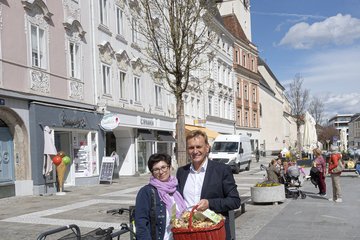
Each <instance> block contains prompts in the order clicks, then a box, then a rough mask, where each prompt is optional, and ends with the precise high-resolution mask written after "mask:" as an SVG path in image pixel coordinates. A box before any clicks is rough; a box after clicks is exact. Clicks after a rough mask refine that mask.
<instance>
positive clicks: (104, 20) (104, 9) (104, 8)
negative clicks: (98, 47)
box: [99, 0, 108, 26]
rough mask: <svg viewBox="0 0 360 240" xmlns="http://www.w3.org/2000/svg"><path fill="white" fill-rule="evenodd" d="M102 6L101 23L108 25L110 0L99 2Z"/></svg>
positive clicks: (100, 0)
mask: <svg viewBox="0 0 360 240" xmlns="http://www.w3.org/2000/svg"><path fill="white" fill-rule="evenodd" d="M99 4H100V23H101V24H103V25H105V26H107V25H108V0H99Z"/></svg>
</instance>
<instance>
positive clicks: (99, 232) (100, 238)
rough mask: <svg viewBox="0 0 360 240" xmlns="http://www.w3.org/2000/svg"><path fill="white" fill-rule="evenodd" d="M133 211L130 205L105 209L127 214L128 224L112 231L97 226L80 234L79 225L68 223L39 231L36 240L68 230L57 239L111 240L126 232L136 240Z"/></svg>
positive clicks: (133, 207)
mask: <svg viewBox="0 0 360 240" xmlns="http://www.w3.org/2000/svg"><path fill="white" fill-rule="evenodd" d="M134 211H135V206H130V207H129V208H116V209H111V210H108V211H106V213H107V214H113V215H114V214H119V215H122V214H123V213H125V212H127V213H128V214H129V224H127V223H121V224H120V229H119V230H116V231H114V228H113V227H109V228H106V229H102V228H97V229H95V230H92V231H90V232H88V233H86V234H84V235H82V234H81V230H80V227H79V226H77V225H76V224H70V225H66V226H62V227H58V228H54V229H50V230H48V231H45V232H43V233H41V234H40V235H39V236H38V238H37V240H46V238H47V237H48V236H49V235H54V234H57V233H60V232H63V231H68V230H70V233H68V234H67V235H65V236H62V237H60V238H58V240H112V239H114V238H115V239H118V240H119V239H120V236H121V235H123V234H126V233H130V240H136V236H135V230H134V229H135V223H134Z"/></svg>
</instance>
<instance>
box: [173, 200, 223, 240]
mask: <svg viewBox="0 0 360 240" xmlns="http://www.w3.org/2000/svg"><path fill="white" fill-rule="evenodd" d="M196 208H197V206H194V207H193V208H192V209H191V212H190V216H189V225H188V228H172V229H171V231H172V233H173V237H174V240H196V239H201V240H225V238H226V231H225V223H224V219H223V220H221V221H220V222H219V223H218V224H216V225H214V226H211V227H207V228H194V227H193V226H192V220H193V215H194V211H195V209H196Z"/></svg>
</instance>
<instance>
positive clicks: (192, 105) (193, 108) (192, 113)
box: [190, 97, 196, 116]
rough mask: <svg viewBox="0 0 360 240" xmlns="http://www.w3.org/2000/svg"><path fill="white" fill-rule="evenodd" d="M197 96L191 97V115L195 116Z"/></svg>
mask: <svg viewBox="0 0 360 240" xmlns="http://www.w3.org/2000/svg"><path fill="white" fill-rule="evenodd" d="M195 109H196V108H195V98H193V97H191V109H190V111H191V116H195Z"/></svg>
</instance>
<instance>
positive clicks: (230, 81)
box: [228, 69, 233, 88]
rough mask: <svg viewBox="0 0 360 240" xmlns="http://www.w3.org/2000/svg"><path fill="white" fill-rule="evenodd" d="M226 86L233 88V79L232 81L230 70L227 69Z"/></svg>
mask: <svg viewBox="0 0 360 240" xmlns="http://www.w3.org/2000/svg"><path fill="white" fill-rule="evenodd" d="M228 84H229V85H228V86H229V87H231V88H233V81H232V77H231V70H230V69H229V71H228Z"/></svg>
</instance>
